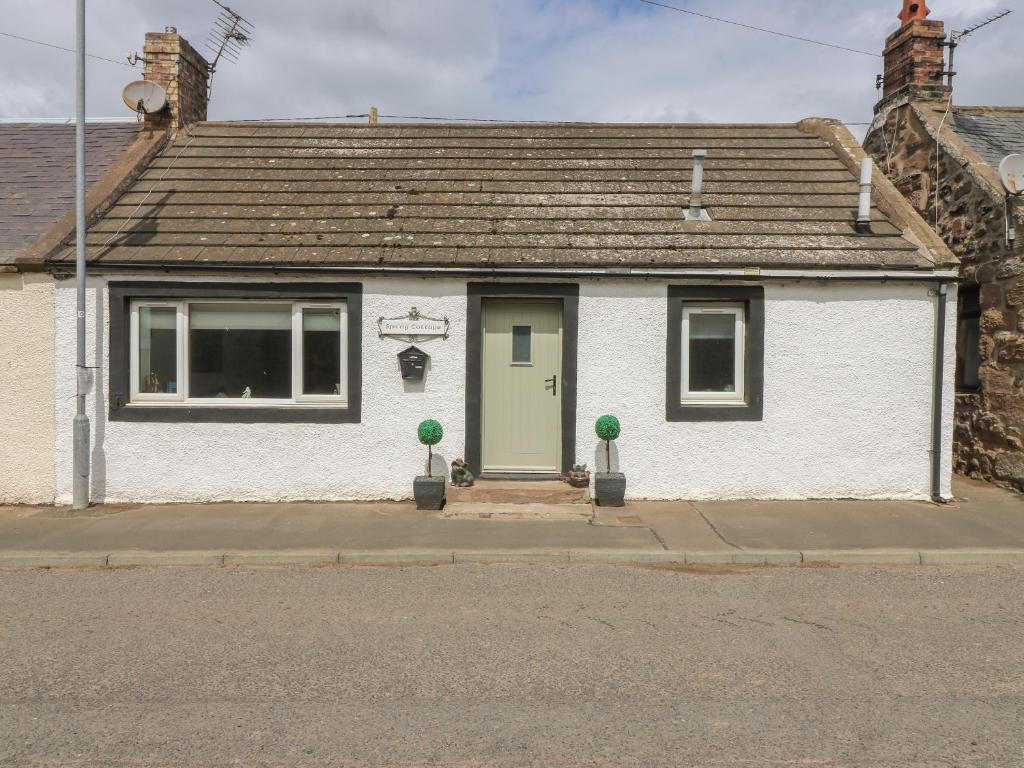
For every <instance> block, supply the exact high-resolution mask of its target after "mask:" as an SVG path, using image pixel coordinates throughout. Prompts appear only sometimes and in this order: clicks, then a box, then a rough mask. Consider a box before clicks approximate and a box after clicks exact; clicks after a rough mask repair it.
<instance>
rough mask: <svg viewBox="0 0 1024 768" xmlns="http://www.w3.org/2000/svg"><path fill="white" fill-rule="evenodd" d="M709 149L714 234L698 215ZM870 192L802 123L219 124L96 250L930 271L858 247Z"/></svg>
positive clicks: (121, 216) (900, 242)
mask: <svg viewBox="0 0 1024 768" xmlns="http://www.w3.org/2000/svg"><path fill="white" fill-rule="evenodd" d="M696 148H702V149H707V150H708V152H709V154H708V159H707V165H706V173H705V199H704V202H705V205H706V207H707V208H708V209H709V210H710V212H711V215H712V216H713V218H714V222H713V223H712V224H697V223H687V222H684V218H683V212H684V210H685V208H686V207H687V205H688V199H689V190H690V175H691V170H692V160H691V155H692V151H693V150H694V149H696ZM857 192H858V185H857V179H856V177H855V176H854V175H853V173H851V171H850V170H849V169H848V167H847V166H846V165H845V164H844V163H843V162H842V160H840V158H839V157H838V156H837V155H836V153H835V151H834V150H833V149H832V148H831V147H830V146H829V145H828V144H827V143H825V142H824V141H822V140H821V139H820V138H818V137H817V136H814V135H812V134H810V133H806V132H803V131H801V130H799V129H798V128H797V127H796V126H795V125H792V124H789V125H651V124H644V125H622V124H571V125H564V124H552V125H547V124H545V125H487V126H477V125H458V126H453V125H444V124H432V125H411V124H405V125H378V126H359V125H351V124H348V125H325V124H315V125H314V124H283V123H252V122H236V123H217V122H208V123H201V124H199V125H197V126H195V127H194V129H193V135H191V136H187V135H182V136H180V137H179V138H178V139H177V141H176V143H175V144H173V145H171V146H170V147H168V148H167V149H166V150H165V151H164V152H163V154H162V155H160V156H159V157H157V158H156V159H155V161H154V162H153V163H152V164H151V165H150V167H149V168H148V169H147V170H146V171H145V172H144V173H143V174H142V175H141V177H140V178H139V180H138V181H137V182H136V183H135V185H134V186H133V187H132V188H130V189H129V190H128V192H127V193H126V194H124V195H123V196H122V197H121V198H120V200H118V201H117V203H116V204H115V205H114V206H113V207H112V208H111V209H110V210H109V211H108V212H107V214H106V215H105V216H104V217H103V219H102V220H101V221H99V222H98V223H97V224H96V225H95V226H94V227H93V228H92V229H91V232H90V236H89V241H88V242H89V255H90V259H91V260H92V261H93V262H94V263H100V264H108V265H118V266H132V265H138V266H143V265H153V264H169V263H171V264H175V265H178V266H187V265H196V266H213V265H247V264H248V265H255V264H260V265H267V264H274V265H285V266H291V265H303V266H309V265H312V266H316V265H349V266H378V265H384V264H406V265H417V266H423V265H428V266H431V265H433V266H458V265H473V266H479V265H489V266H495V267H511V266H516V267H528V266H539V265H544V266H569V265H585V266H605V267H612V266H633V267H671V266H688V265H703V266H723V267H724V266H752V265H759V266H777V267H782V266H794V267H808V266H812V267H825V268H835V267H850V268H871V267H886V268H918V267H927V266H932V264H931V262H929V261H928V260H927V259H926V258H925V257H924V256H923V255H922V250H921V249H919V248H918V246H917V245H915V244H913V243H911V242H910V241H908V240H907V239H905V238H904V237H903V236H902V234H901V232H900V230H899V229H898V228H897V227H895V226H894V225H893V224H892V223H891V222H890V221H889V219H888V218H887V217H886V216H885V215H883V213H882V212H880V211H878V210H875V211H874V219H875V224H874V234H873V235H870V236H858V235H856V234H855V233H854V228H853V223H854V219H855V215H856V208H857ZM73 258H74V255H73V251H72V250H70V249H66V250H64V251H63V252H60V253H59V254H58V255H57V256H56V257H55V259H54V260H55V261H56V262H57V263H61V262H65V263H66V262H68V261H70V260H73Z"/></svg>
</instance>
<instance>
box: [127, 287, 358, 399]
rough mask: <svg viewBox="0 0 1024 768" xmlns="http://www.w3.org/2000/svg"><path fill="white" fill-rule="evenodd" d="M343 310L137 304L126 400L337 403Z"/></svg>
mask: <svg viewBox="0 0 1024 768" xmlns="http://www.w3.org/2000/svg"><path fill="white" fill-rule="evenodd" d="M346 319H347V316H346V305H345V303H344V302H338V303H331V304H306V303H299V302H291V301H260V300H253V301H245V300H243V301H216V300H209V301H196V302H190V301H180V302H149V301H137V302H134V303H133V305H132V340H131V357H132V381H131V385H132V387H131V401H132V402H139V403H147V404H155V403H159V402H166V403H168V404H188V405H198V406H203V405H210V406H216V405H237V406H247V405H249V406H257V405H289V404H295V405H299V404H303V403H306V402H319V403H325V402H326V403H330V404H336V405H344V404H345V402H346V399H347V395H348V393H347V391H346V390H347V386H346V379H347V365H346V356H347V350H346V338H347V323H346Z"/></svg>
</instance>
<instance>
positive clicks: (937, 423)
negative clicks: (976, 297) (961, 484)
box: [931, 283, 949, 504]
mask: <svg viewBox="0 0 1024 768" xmlns="http://www.w3.org/2000/svg"><path fill="white" fill-rule="evenodd" d="M935 294H936V298H935V359H934V362H933V365H932V450H931V464H932V466H931V470H932V478H931V480H932V482H931V496H932V501H934V502H935V503H936V504H945V503H946V502H947V499H945V498H944V497H943V496H942V457H943V453H944V446H943V439H942V406H943V384H944V382H945V373H946V364H945V363H946V304H947V302H948V296H949V284H948V283H939V286H938V288H937V289H936V292H935Z"/></svg>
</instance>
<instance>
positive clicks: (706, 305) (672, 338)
mask: <svg viewBox="0 0 1024 768" xmlns="http://www.w3.org/2000/svg"><path fill="white" fill-rule="evenodd" d="M666 361H667V369H666V375H665V381H666V389H665V415H666V418H667V419H668V420H669V421H760V419H761V418H762V415H763V410H764V408H763V389H764V288H762V287H760V286H728V285H722V286H682V285H679V286H670V287H669V289H668V348H667V354H666Z"/></svg>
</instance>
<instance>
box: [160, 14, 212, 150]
mask: <svg viewBox="0 0 1024 768" xmlns="http://www.w3.org/2000/svg"><path fill="white" fill-rule="evenodd" d="M143 50H144V53H143V57H144V58H145V59H146V70H145V78H146V79H147V80H152V81H153V82H155V83H159V84H160V85H162V86H163V87H164V90H166V91H167V106H168V108H167V109H165V110H164V111H163V112H161V113H159V114H155V115H146V127H153V128H166V127H168V126H170V129H171V133H172V135H173V134H176V133H177V132H178V130H179V129H180V128H181V127H182V126H185V125H188V124H189V123H195V122H199V121H202V120H205V119H206V104H207V85H208V83H209V77H210V65H209V64H208V63H207V61H206V59H204V58H203V57H202V56H201V55H199V54H198V53H197V52H196V51H195V49H194V48H193V47H192V46H191V45H189V43H188V40H186V39H185V38H183V37H182V36H181V35H179V34H178V30H177V29H175V28H174V27H165V28H164V31H163V32H147V33H146V46H145V48H144V49H143Z"/></svg>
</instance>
